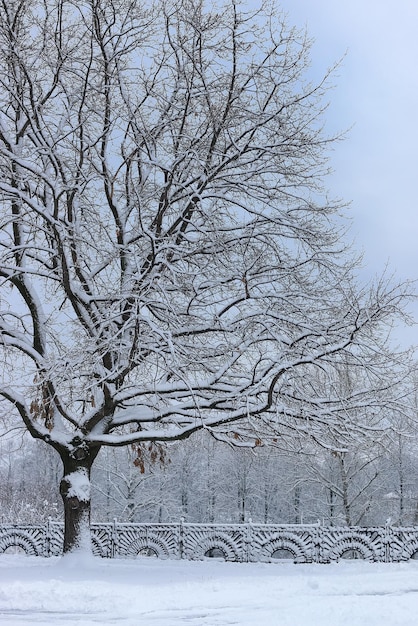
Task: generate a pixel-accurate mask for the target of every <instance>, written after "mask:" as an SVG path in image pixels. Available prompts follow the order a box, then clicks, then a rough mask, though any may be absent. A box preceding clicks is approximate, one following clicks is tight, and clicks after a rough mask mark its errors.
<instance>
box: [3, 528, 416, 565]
mask: <svg viewBox="0 0 418 626" xmlns="http://www.w3.org/2000/svg"><path fill="white" fill-rule="evenodd" d="M63 530H64V528H63V524H61V523H59V522H53V521H48V522H47V523H46V524H44V525H38V526H34V525H20V524H19V525H11V524H1V525H0V553H2V552H6V551H7V552H10V551H11V550H13V551H14V550H16V549H20V550H21V551H23V552H25V553H26V554H30V555H37V556H45V557H48V556H58V555H60V554H61V552H62V545H63ZM91 538H92V544H93V552H94V554H96V555H97V556H102V557H108V558H114V557H116V558H129V557H131V558H132V557H136V556H140V555H143V556H156V557H159V558H166V559H189V560H192V559H203V558H205V557H218V558H223V559H225V560H228V561H241V562H255V561H265V562H271V561H275V560H279V559H291V560H293V561H294V562H295V563H329V562H331V561H338V560H339V559H341V558H361V559H365V560H368V561H380V562H386V563H387V562H393V561H406V560H408V559H411V558H416V556H418V527H410V528H402V527H395V526H389V525H388V526H382V527H371V528H360V527H330V526H320V525H319V524H318V525H316V524H314V525H273V524H252V523H248V524H188V523H184V522H180V523H179V524H128V523H120V522H117V521H114V522H113V523H103V524H92V526H91Z"/></svg>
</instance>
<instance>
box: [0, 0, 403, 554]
mask: <svg viewBox="0 0 418 626" xmlns="http://www.w3.org/2000/svg"><path fill="white" fill-rule="evenodd" d="M273 4H274V3H273ZM0 6H1V10H0V68H1V71H0V174H1V175H0V210H1V235H0V244H1V260H0V276H1V279H2V280H1V302H2V305H1V315H0V328H1V351H2V358H1V362H2V364H3V374H2V381H3V382H2V385H1V391H0V393H1V395H2V397H3V398H4V399H6V400H7V401H9V402H10V403H11V404H12V405H13V406H14V407H15V409H16V410H17V411H18V413H19V414H20V417H21V418H22V420H23V422H24V424H25V426H26V428H27V429H28V430H29V432H30V433H31V434H32V436H33V437H35V438H38V439H41V440H43V441H44V442H46V443H47V444H49V445H51V446H53V447H54V448H55V449H56V450H57V452H58V453H59V455H60V456H61V459H62V462H63V465H64V476H63V479H62V481H61V487H60V490H61V495H62V498H63V502H64V510H65V538H64V551H65V552H69V551H71V550H73V549H75V548H76V547H81V545H83V542H85V543H86V545H87V544H88V542H89V534H88V532H86V529H88V524H89V520H90V470H91V467H92V464H93V462H94V460H95V458H96V456H97V454H98V452H99V450H100V448H101V447H102V446H125V445H127V444H134V443H136V444H138V445H139V444H141V443H142V442H151V443H152V442H154V445H155V446H156V449H155V454H158V452H159V451H158V445H159V443H158V442H167V441H173V440H179V439H184V438H186V437H188V436H189V435H191V434H192V433H193V432H195V431H196V430H198V429H202V428H204V429H206V430H207V431H208V432H210V433H212V434H213V435H214V436H216V437H218V438H219V439H222V440H228V441H230V442H232V443H233V444H235V445H259V444H260V443H261V442H262V440H264V439H265V438H266V437H268V436H271V437H278V436H280V434H281V433H283V436H290V435H291V433H292V432H294V431H296V432H307V433H309V434H310V435H311V436H313V437H315V438H316V439H320V440H325V439H326V433H327V431H328V430H329V431H330V432H331V433H332V437H333V441H335V440H336V439H337V440H339V438H340V437H343V436H345V435H347V433H349V431H350V425H351V424H350V422H351V420H347V419H346V413H345V412H344V411H339V410H338V407H339V406H340V404H339V401H340V398H338V397H336V398H333V399H332V401H331V400H330V399H329V398H325V397H323V396H322V394H321V392H320V390H318V389H317V388H316V387H315V384H314V383H311V382H310V381H311V378H312V380H313V377H312V376H311V375H312V373H313V371H314V370H315V369H316V368H332V367H333V366H334V364H335V363H338V361H339V360H340V359H345V361H347V360H350V359H351V361H352V362H353V363H354V364H355V365H356V366H361V367H368V366H369V364H370V363H371V358H372V357H371V355H373V359H374V365H373V368H374V369H373V370H372V369H371V368H370V372H371V373H370V381H371V383H373V384H374V383H375V381H376V380H377V378H378V377H379V376H381V375H382V376H384V371H383V370H382V369H381V368H380V369H379V367H377V365H376V359H375V355H376V353H377V352H378V353H379V355H380V356H379V358H380V359H381V361H382V363H383V361H384V352H383V351H382V350H381V348H379V349H378V350H376V340H377V339H376V338H377V337H378V334H377V333H376V331H377V329H379V328H381V326H380V325H381V324H384V323H385V322H386V321H389V320H390V318H391V317H392V316H393V315H396V314H397V311H398V307H399V304H400V301H401V299H402V293H401V291H400V290H399V289H397V288H395V289H387V288H386V287H385V285H382V284H379V285H378V286H377V288H376V289H374V290H373V289H371V290H365V291H364V292H359V291H358V290H356V288H355V285H354V282H353V278H352V274H353V271H354V264H353V262H352V260H351V258H350V257H347V256H346V254H345V251H344V243H343V242H342V239H341V233H340V231H339V228H338V226H337V224H338V223H337V222H336V221H335V220H334V219H333V216H334V214H335V213H336V212H337V211H338V209H339V207H338V203H336V202H333V201H330V200H329V199H328V198H327V195H326V193H325V192H324V190H323V187H322V181H323V176H324V174H325V173H326V171H327V162H326V154H325V151H326V149H327V147H328V146H329V144H330V143H331V142H332V140H331V139H330V138H328V137H326V136H325V135H324V132H323V129H322V125H323V113H324V110H325V108H326V102H325V101H324V94H325V92H326V89H327V85H326V79H324V81H321V82H319V84H315V85H314V84H311V83H310V82H309V81H308V80H306V79H305V78H304V74H305V70H306V68H307V64H308V54H309V41H308V40H307V38H306V36H305V35H304V34H303V33H302V34H301V33H298V32H296V31H295V30H293V29H288V28H287V26H286V24H285V23H284V21H283V18H282V16H281V15H280V14H278V15H275V14H274V10H273V9H272V10H270V8H271V7H269V6H268V5H266V6H264V8H263V9H262V10H260V11H259V12H258V13H256V14H255V15H250V14H249V13H245V12H242V11H240V10H239V7H238V4H237V3H236V2H235V0H225V2H223V3H222V6H219V7H217V8H216V9H214V8H209V7H207V6H206V5H205V3H204V2H203V0H155V1H154V0H148V2H138V1H137V0H81V1H80V2H73V1H72V0H0Z"/></svg>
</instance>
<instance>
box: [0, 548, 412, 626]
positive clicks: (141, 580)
mask: <svg viewBox="0 0 418 626" xmlns="http://www.w3.org/2000/svg"><path fill="white" fill-rule="evenodd" d="M0 624H7V625H8V626H17V625H19V626H29V624H31V625H32V624H34V625H36V626H40V625H48V626H49V625H51V624H57V625H58V626H63V625H66V626H69V625H70V624H71V625H73V626H93V625H95V626H97V625H102V624H103V625H107V624H113V625H116V626H118V625H120V626H143V625H146V626H180V625H182V626H221V625H222V626H224V625H231V624H235V625H237V624H238V625H239V626H342V625H344V626H365V625H367V626H395V625H396V626H414V625H416V624H418V561H410V562H409V563H400V564H396V563H390V564H383V563H366V562H363V561H351V562H348V561H346V562H340V563H333V564H330V565H293V564H292V563H278V564H261V563H252V564H246V563H224V562H219V561H214V560H207V561H204V562H187V561H161V560H156V559H152V558H146V557H143V558H141V559H137V560H123V561H122V560H104V559H103V560H102V559H94V560H90V561H88V560H86V561H82V560H78V559H77V558H75V559H74V561H70V562H68V563H65V562H64V561H63V560H60V559H57V558H52V559H42V558H37V557H25V556H23V555H22V556H21V555H1V556H0Z"/></svg>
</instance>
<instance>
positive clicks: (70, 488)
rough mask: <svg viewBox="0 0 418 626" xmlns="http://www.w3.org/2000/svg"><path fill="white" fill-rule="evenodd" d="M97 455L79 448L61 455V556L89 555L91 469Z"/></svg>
mask: <svg viewBox="0 0 418 626" xmlns="http://www.w3.org/2000/svg"><path fill="white" fill-rule="evenodd" d="M97 453H98V450H97V451H94V452H92V451H91V450H89V449H88V448H87V446H83V445H82V444H81V445H79V446H78V447H77V448H75V449H74V450H72V451H71V452H70V451H61V452H60V455H61V460H62V462H63V465H64V475H63V477H62V479H61V482H60V493H61V497H62V500H63V503H64V546H63V553H64V554H68V553H70V552H75V551H83V552H91V551H92V545H91V537H90V517H91V515H90V513H91V483H90V474H91V468H92V465H93V462H94V459H95V458H96V456H97Z"/></svg>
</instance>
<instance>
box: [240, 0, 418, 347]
mask: <svg viewBox="0 0 418 626" xmlns="http://www.w3.org/2000/svg"><path fill="white" fill-rule="evenodd" d="M278 1H279V0H278ZM248 4H249V5H252V6H259V3H258V2H257V1H256V0H248ZM280 4H281V6H282V7H283V9H284V10H285V11H286V12H287V14H288V21H289V24H292V25H296V26H301V27H304V26H306V27H307V29H308V32H309V34H310V35H311V36H312V37H313V38H314V39H315V43H314V47H313V50H312V63H313V68H314V70H315V71H318V75H319V74H320V73H321V72H323V71H324V70H325V69H326V68H327V67H328V66H330V65H332V64H333V62H335V61H336V60H338V59H340V58H341V57H343V56H344V55H346V56H345V58H344V60H343V62H342V65H341V67H340V68H339V70H338V75H337V76H336V78H335V81H334V83H335V89H334V90H333V92H332V93H331V94H330V100H331V106H330V109H329V111H328V124H329V128H330V130H332V131H334V130H336V129H347V128H350V127H352V128H351V130H350V131H349V133H348V135H347V139H346V140H345V141H344V142H342V143H340V144H338V145H337V146H336V148H335V151H334V153H333V154H332V161H331V164H332V167H333V168H334V170H335V173H334V174H333V175H332V176H331V178H330V179H329V181H328V183H329V188H330V189H331V190H332V191H333V192H334V194H335V195H337V196H340V197H342V198H344V199H345V200H347V201H350V202H351V207H350V214H351V216H352V219H353V228H352V233H353V236H354V237H355V240H356V246H357V247H358V249H360V250H363V251H364V266H365V267H364V274H365V276H367V275H370V276H372V275H373V274H376V273H381V272H382V271H383V269H384V267H385V265H386V263H387V262H388V263H389V267H390V268H391V270H392V271H395V272H396V273H397V275H398V277H399V278H412V279H415V278H418V245H417V231H418V210H417V207H418V159H417V152H418V67H417V66H418V36H417V29H418V1H417V0H396V1H395V0H344V1H341V0H340V1H338V0H281V1H280ZM415 309H416V311H417V314H418V306H417V307H415ZM407 337H408V341H411V342H414V343H415V342H416V343H418V328H415V329H413V331H411V330H410V331H408V335H407Z"/></svg>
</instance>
